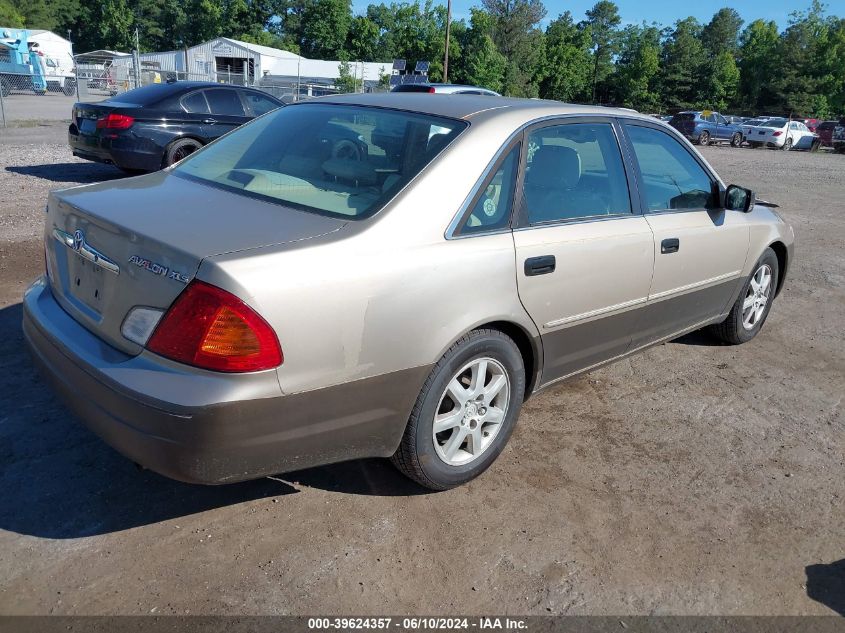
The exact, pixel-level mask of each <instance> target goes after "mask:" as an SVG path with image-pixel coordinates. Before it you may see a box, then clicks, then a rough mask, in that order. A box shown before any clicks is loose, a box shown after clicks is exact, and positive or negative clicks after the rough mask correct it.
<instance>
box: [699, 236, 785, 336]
mask: <svg viewBox="0 0 845 633" xmlns="http://www.w3.org/2000/svg"><path fill="white" fill-rule="evenodd" d="M752 270H753V272H752V273H751V277H749V278H748V281H746V282H745V285H744V286H743V287H742V291H741V292H740V293H739V297H738V298H737V300H736V303H734V305H733V308H731V311H730V314H728V318H727V319H725V320H724V321H722V322H721V323H719V324H717V325H714V326H712V332H713V333H714V334H715V335H716V337H717V338H720V339H721V340H723V341H724V342H725V343H730V344H731V345H739V344H741V343H746V342H748V341H750V340H751V339H753V338H754V337H755V336H757V333H758V332H759V331H760V328H762V327H763V323H765V322H766V317H767V316H769V310H770V309H771V307H772V300H773V299H774V297H775V289H776V288H777V283H778V275H779V274H780V270H779V268H778V258H777V256H776V255H775V252H774V251H773V250H772V249H771V248H767V249H766V250H765V251H763V255H762V256H761V257H760V259H759V260H757V263H756V264H755V265H754V268H753V269H752Z"/></svg>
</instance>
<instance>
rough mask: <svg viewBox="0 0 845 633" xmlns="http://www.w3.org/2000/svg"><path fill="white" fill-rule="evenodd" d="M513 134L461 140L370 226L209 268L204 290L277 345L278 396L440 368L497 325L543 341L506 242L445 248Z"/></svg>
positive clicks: (213, 262)
mask: <svg viewBox="0 0 845 633" xmlns="http://www.w3.org/2000/svg"><path fill="white" fill-rule="evenodd" d="M511 131H512V128H507V127H506V126H498V129H494V128H490V129H485V128H484V127H483V126H481V127H479V129H477V130H476V129H472V128H471V129H469V130H466V131H465V132H464V136H463V137H462V138H461V139H460V140H459V141H458V142H457V143H453V145H452V146H450V147H449V148H447V149H446V150H445V151H444V153H443V154H441V156H440V158H439V159H438V160H437V161H435V162H434V163H433V164H431V165H429V166H428V167H427V168H426V169H425V170H424V171H423V173H422V174H420V175H419V176H418V177H417V179H416V181H415V182H414V183H412V184H411V185H410V186H409V187H407V188H406V189H405V190H404V191H403V192H402V193H400V194H399V195H398V196H397V198H395V199H394V200H393V201H392V202H391V203H390V204H389V205H388V206H387V208H385V209H383V210H382V211H381V212H380V213H379V214H377V215H376V216H375V217H374V218H372V219H370V220H364V221H360V222H352V223H350V224H349V225H348V226H347V228H345V229H344V230H342V231H340V232H338V233H336V234H333V235H331V236H325V237H322V238H316V239H313V240H305V241H303V242H299V243H296V244H289V245H285V246H281V247H274V248H266V249H260V250H255V251H245V252H241V253H232V254H229V255H221V256H217V257H213V258H209V259H207V260H206V261H205V262H203V264H202V266H201V267H200V271H199V273H198V277H199V278H201V279H204V280H206V281H209V282H210V283H214V284H216V285H220V286H222V287H224V288H228V289H231V290H233V291H234V292H236V293H237V294H239V296H241V297H242V298H244V299H245V300H246V301H247V302H248V303H250V304H252V305H253V307H255V308H256V309H257V310H258V311H259V313H260V314H262V316H264V318H266V319H267V320H268V321H269V322H270V324H271V325H272V326H273V327H274V329H275V330H276V332H277V333H278V336H279V341H280V343H281V346H282V350H283V353H284V357H285V360H284V364H283V365H282V366H281V367H280V368H279V370H278V374H279V381H280V384H281V386H282V389H283V391H285V392H286V393H295V392H300V391H308V390H313V389H318V388H321V387H326V386H331V385H335V384H339V383H344V382H348V381H352V380H359V379H362V378H367V377H371V376H378V375H382V374H387V373H391V372H396V371H399V370H402V369H407V368H412V367H420V366H424V365H429V364H432V363H435V362H436V361H437V360H438V359H439V358H440V357H441V356H442V354H443V353H444V352H445V351H446V350H447V349H448V348H449V347H450V346H451V345H452V344H453V343H454V342H455V341H456V340H457V339H458V338H460V336H462V335H463V334H464V333H466V332H467V331H469V330H471V329H473V328H474V327H476V326H478V325H480V324H483V323H487V322H491V321H497V320H505V321H510V322H513V323H515V324H517V325H519V326H520V327H521V328H523V330H525V331H526V333H528V334H529V335H532V336H536V335H537V332H536V328H535V327H534V324H533V322H532V321H531V319H530V318H529V317H528V315H527V313H526V312H525V310H524V309H523V307H522V304H521V303H520V302H519V299H518V294H517V288H516V270H515V259H514V246H513V238H512V236H511V234H510V232H506V233H499V234H490V235H483V236H474V237H471V238H464V239H453V240H447V239H446V238H445V237H444V233H445V231H446V229H447V227H448V225H449V223H450V222H451V220H452V218H453V216H454V214H455V213H456V212H457V211H458V209H459V208H460V206H461V204H462V203H463V202H464V200H465V198H466V197H467V196H468V194H469V193H470V190H471V189H472V187H473V185H474V184H475V182H476V180H477V179H478V178H479V177H480V176H481V175H482V172H483V170H484V168H485V167H486V166H487V163H488V161H489V159H491V158H492V157H493V155H494V153H495V152H496V150H498V148H499V147H500V146H501V145H502V143H504V142H505V140H506V139H507V137H508V136H509V135H510V132H511Z"/></svg>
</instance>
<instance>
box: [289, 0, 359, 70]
mask: <svg viewBox="0 0 845 633" xmlns="http://www.w3.org/2000/svg"><path fill="white" fill-rule="evenodd" d="M351 24H352V9H351V3H350V0H308V2H307V3H306V5H305V10H304V11H303V12H302V15H301V22H300V35H301V40H300V43H299V48H300V51H301V52H302V54H303V55H305V56H306V57H310V58H313V59H339V58H340V54H341V53H342V52H344V50H345V47H346V37H347V35H348V33H349V27H350V26H351Z"/></svg>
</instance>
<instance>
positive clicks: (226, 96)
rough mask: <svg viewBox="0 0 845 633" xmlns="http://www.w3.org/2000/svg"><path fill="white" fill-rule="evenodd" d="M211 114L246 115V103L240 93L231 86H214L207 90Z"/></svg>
mask: <svg viewBox="0 0 845 633" xmlns="http://www.w3.org/2000/svg"><path fill="white" fill-rule="evenodd" d="M205 98H206V99H208V107H209V108H211V114H220V115H225V116H245V114H246V113H245V112H244V104H243V103H241V98H240V97H239V96H238V93H237V92H235V91H234V90H232V89H231V88H212V89H211V90H206V91H205Z"/></svg>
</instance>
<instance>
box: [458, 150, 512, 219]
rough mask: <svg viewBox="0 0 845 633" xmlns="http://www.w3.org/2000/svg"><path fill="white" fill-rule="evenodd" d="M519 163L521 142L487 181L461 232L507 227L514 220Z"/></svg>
mask: <svg viewBox="0 0 845 633" xmlns="http://www.w3.org/2000/svg"><path fill="white" fill-rule="evenodd" d="M518 166H519V145H517V146H516V147H514V148H513V149H512V150H511V151H510V152H509V153H508V155H507V157H506V158H505V159H504V160H503V161H502V162H501V164H500V165H499V168H498V169H497V170H496V171H495V172H494V173H493V175H492V176H491V177H490V178H489V180H488V181H487V182H486V183H485V185H484V189H483V191H482V193H481V195H480V196H479V197H478V200H476V202H475V204H474V205H473V207H472V211H471V212H470V214H469V217H467V219H466V221H465V222H464V225H463V226H462V227H461V229H460V234H461V235H467V234H472V233H483V232H485V231H494V230H498V229H503V228H505V227H507V226H508V225H509V224H510V218H511V209H512V207H513V189H514V185H515V184H516V170H517V167H518Z"/></svg>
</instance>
